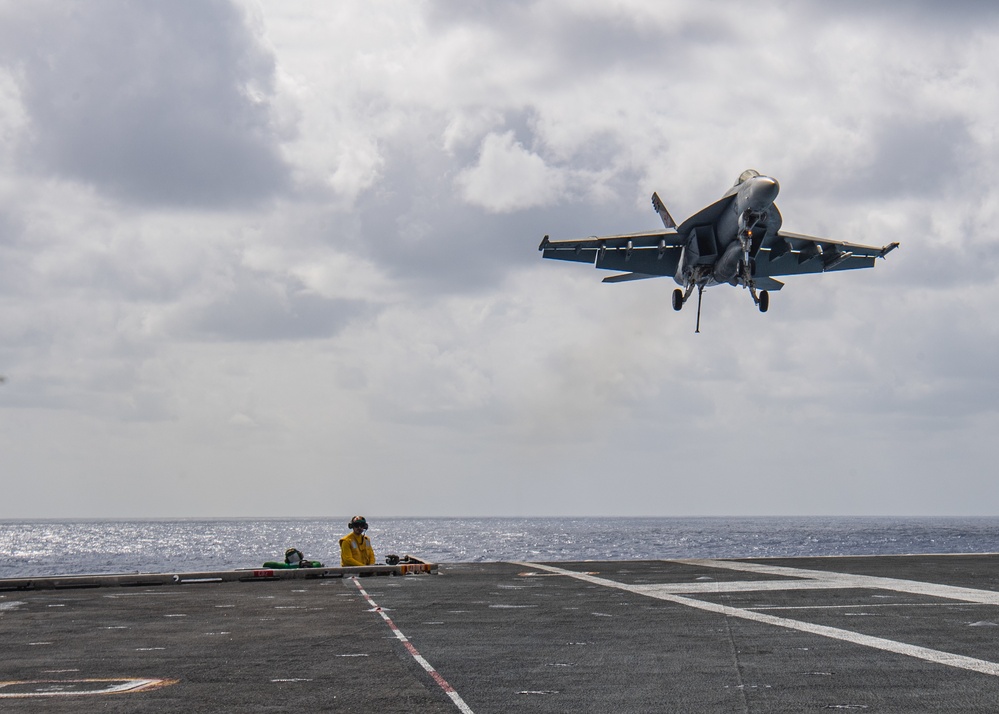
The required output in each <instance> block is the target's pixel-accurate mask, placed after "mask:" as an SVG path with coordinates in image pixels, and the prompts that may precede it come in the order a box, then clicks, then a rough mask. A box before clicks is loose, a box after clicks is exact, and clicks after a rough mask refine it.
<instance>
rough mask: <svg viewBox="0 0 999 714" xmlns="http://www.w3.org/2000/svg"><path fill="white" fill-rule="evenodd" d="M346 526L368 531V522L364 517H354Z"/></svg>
mask: <svg viewBox="0 0 999 714" xmlns="http://www.w3.org/2000/svg"><path fill="white" fill-rule="evenodd" d="M348 525H349V526H350V527H351V528H356V527H360V528H361V529H362V530H368V522H367V521H366V520H365V519H364V516H354V517H353V518H351V519H350V523H349V524H348Z"/></svg>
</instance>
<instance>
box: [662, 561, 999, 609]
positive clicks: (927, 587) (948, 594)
mask: <svg viewBox="0 0 999 714" xmlns="http://www.w3.org/2000/svg"><path fill="white" fill-rule="evenodd" d="M669 562H671V563H681V564H683V565H697V566H702V567H706V568H719V569H723V570H738V571H741V572H744V573H761V574H764V575H782V576H790V577H792V578H808V579H811V580H814V581H817V582H825V583H839V584H840V585H839V586H840V587H843V588H866V589H873V590H893V591H895V592H900V593H910V594H913V595H929V596H931V597H942V598H948V599H950V600H962V601H964V602H977V603H982V604H985V605H999V592H996V591H994V590H976V589H975V588H962V587H958V586H956V585H938V584H936V583H921V582H919V581H916V580H902V579H900V578H881V577H878V576H875V575H853V574H851V573H831V572H828V571H825V570H804V569H799V568H789V567H786V566H783V565H766V564H765V563H738V562H735V561H731V560H672V561H669Z"/></svg>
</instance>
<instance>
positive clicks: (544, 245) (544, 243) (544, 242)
mask: <svg viewBox="0 0 999 714" xmlns="http://www.w3.org/2000/svg"><path fill="white" fill-rule="evenodd" d="M548 242H549V241H548V236H547V235H546V236H545V237H544V238H542V239H541V245H539V246H538V250H544V249H545V248H547V247H548Z"/></svg>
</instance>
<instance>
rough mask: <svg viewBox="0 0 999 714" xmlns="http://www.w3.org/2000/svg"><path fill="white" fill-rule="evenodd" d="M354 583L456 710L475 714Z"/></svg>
mask: <svg viewBox="0 0 999 714" xmlns="http://www.w3.org/2000/svg"><path fill="white" fill-rule="evenodd" d="M354 585H356V586H357V589H358V590H360V591H361V595H363V596H364V599H365V600H367V601H368V604H369V605H371V608H372V609H373V610H374V611H375V612H377V613H378V614H379V615H381V617H382V619H383V620H385V623H386V624H387V625H388V626H389V629H390V630H392V633H393V634H394V635H395V636H396V639H398V640H399V641H400V642H402V645H403V647H405V648H406V651H408V652H409V654H410V655H412V656H413V659H415V660H416V661H417V662H419V663H420V666H421V667H423V669H425V670H426V671H427V673H428V674H429V675H430V676H431V677H433V678H434V681H435V682H437V684H438V686H439V687H440V688H441V689H443V690H444V693H445V694H447V695H448V697H449V698H450V699H451V701H452V702H454V704H455V706H456V707H458V710H459V711H461V712H462V714H475V712H473V711H472V709H471V707H469V706H468V705H467V704H465V700H464V699H462V698H461V697H460V696H459V695H458V692H456V691H455V690H454V687H452V686H451V685H450V684H448V682H447V680H446V679H444V677H443V676H441V674H440V672H438V671H437V670H436V669H434V667H433V665H432V664H430V663H429V662H428V661H427V660H426V659H424V657H423V655H421V654H420V653H419V652H418V651H417V649H416V647H414V646H413V643H412V642H410V641H409V638H408V637H406V635H404V634H402V630H400V629H399V628H398V627H397V626H396V624H395V623H394V622H392V618H390V617H389V616H388V615H386V614H385V611H384V610H382V608H380V607H378V605H377V604H376V603H375V601H374V600H372V599H371V596H370V595H368V593H367V591H366V590H365V589H364V588H363V587H361V583H360V582H358V580H357V578H354Z"/></svg>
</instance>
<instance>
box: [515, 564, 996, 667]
mask: <svg viewBox="0 0 999 714" xmlns="http://www.w3.org/2000/svg"><path fill="white" fill-rule="evenodd" d="M671 562H683V563H690V562H693V561H671ZM707 562H708V561H705V562H703V563H701V562H698V564H707ZM710 562H714V561H710ZM514 564H515V565H521V566H525V567H529V568H536V569H538V570H546V571H548V572H550V573H561V574H562V575H567V576H569V577H571V578H575V579H577V580H582V581H584V582H587V583H593V584H594V585H602V586H604V587H609V588H616V589H618V590H624V591H626V592H631V593H635V594H636V595H645V596H647V597H652V598H656V599H659V600H666V601H667V602H674V603H677V604H678V605H686V606H688V607H693V608H696V609H698V610H705V611H707V612H714V613H717V614H719V615H725V616H726V617H738V618H741V619H743V620H751V621H753V622H761V623H764V624H767V625H774V626H776V627H784V628H787V629H789V630H798V631H799V632H807V633H809V634H813V635H820V636H822V637H829V638H831V639H834V640H841V641H843V642H850V643H853V644H857V645H862V646H864V647H871V648H873V649H877V650H882V651H885V652H894V653H895V654H901V655H906V656H908V657H915V658H917V659H921V660H924V661H927V662H933V663H936V664H943V665H947V666H948V667H956V668H958V669H966V670H970V671H972V672H980V673H981V674H990V675H992V676H997V677H999V664H997V663H995V662H989V661H987V660H983V659H976V658H974V657H965V656H964V655H957V654H952V653H950V652H943V651H941V650H934V649H930V648H929V647H920V646H919V645H910V644H907V643H905V642H896V641H895V640H887V639H884V638H883V637H872V636H871V635H864V634H861V633H859V632H851V631H850V630H842V629H840V628H838V627H828V626H826V625H816V624H813V623H810V622H801V621H799V620H791V619H788V618H786V617H776V616H775V615H767V614H764V613H762V612H754V611H752V610H743V609H740V608H735V607H731V606H729V605H719V604H716V603H713V602H705V601H702V600H694V599H692V598H688V597H683V596H682V595H673V594H672V593H669V592H665V591H663V590H652V589H650V588H649V587H648V586H641V585H639V586H636V585H629V584H627V583H619V582H616V581H614V580H607V579H606V578H598V577H596V576H593V575H585V574H583V573H576V572H573V571H571V570H564V569H563V568H556V567H554V566H551V565H542V564H540V563H520V562H517V563H514ZM738 565H752V564H747V563H738ZM719 567H724V566H719ZM768 567H769V566H768ZM735 569H736V570H738V569H739V568H735ZM783 570H793V568H784V569H783ZM804 572H806V573H809V572H815V571H804ZM780 574H781V575H790V574H791V573H787V572H782V573H780ZM821 574H822V575H825V573H821ZM858 577H862V576H858ZM876 579H878V580H889V578H876ZM898 582H910V581H898ZM911 584H912V585H917V584H918V583H911ZM845 587H858V586H854V585H848V586H845ZM862 587H871V586H869V585H868V586H862ZM881 587H882V588H884V589H888V588H887V587H886V586H885V585H882V586H881ZM944 587H946V586H944ZM957 589H960V590H966V589H968V588H957ZM951 597H953V596H951Z"/></svg>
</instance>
